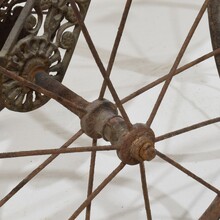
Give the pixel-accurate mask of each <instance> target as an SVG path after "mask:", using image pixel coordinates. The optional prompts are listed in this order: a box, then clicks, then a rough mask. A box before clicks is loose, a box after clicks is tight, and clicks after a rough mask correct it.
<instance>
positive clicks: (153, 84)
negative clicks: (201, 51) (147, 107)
mask: <svg viewBox="0 0 220 220" xmlns="http://www.w3.org/2000/svg"><path fill="white" fill-rule="evenodd" d="M219 54H220V48H219V49H216V50H214V51H212V52H209V53H207V54H205V55H203V56H201V57H199V58H197V59H195V60H193V61H192V62H190V63H187V64H185V65H184V66H182V67H180V68H178V69H177V70H176V72H175V74H174V75H178V74H180V73H182V72H183V71H185V70H187V69H189V68H191V67H193V66H195V65H197V64H199V63H201V62H203V61H204V60H207V59H209V58H211V57H213V56H216V55H219ZM168 77H169V74H166V75H164V76H162V77H160V78H159V79H157V80H155V81H154V82H152V83H150V84H148V85H146V86H144V87H142V88H140V89H138V90H137V91H135V92H133V93H131V94H130V95H128V96H126V97H124V98H123V99H122V100H121V102H122V104H124V103H126V102H128V101H130V100H132V99H133V98H135V97H137V96H139V95H141V94H143V93H144V92H146V91H148V90H150V89H152V88H154V87H155V86H157V85H159V84H160V83H162V82H164V81H166V80H167V79H168Z"/></svg>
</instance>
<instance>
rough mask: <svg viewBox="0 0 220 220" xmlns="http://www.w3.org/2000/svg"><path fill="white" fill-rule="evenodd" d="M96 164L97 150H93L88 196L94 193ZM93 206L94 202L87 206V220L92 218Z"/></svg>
mask: <svg viewBox="0 0 220 220" xmlns="http://www.w3.org/2000/svg"><path fill="white" fill-rule="evenodd" d="M93 146H94V147H96V146H97V140H95V139H93ZM95 164H96V151H92V152H91V160H90V169H89V181H88V190H87V198H88V197H89V196H90V195H91V194H92V191H93V183H94V177H95ZM91 207H92V203H89V204H88V206H87V207H86V218H85V220H90V218H91Z"/></svg>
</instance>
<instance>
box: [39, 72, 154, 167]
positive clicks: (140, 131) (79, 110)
mask: <svg viewBox="0 0 220 220" xmlns="http://www.w3.org/2000/svg"><path fill="white" fill-rule="evenodd" d="M35 83H36V84H37V85H39V86H41V87H42V88H44V89H46V90H48V91H50V92H52V93H56V94H57V95H58V96H59V97H63V98H65V100H68V101H70V103H72V105H69V104H66V103H64V102H63V99H61V98H57V99H56V100H57V101H58V102H59V103H61V104H62V105H64V106H65V107H66V108H68V109H69V110H70V111H72V112H73V113H74V114H76V115H77V116H78V117H79V118H80V119H81V128H82V130H83V131H84V132H85V134H87V135H88V136H90V137H91V138H94V139H98V138H104V139H105V140H107V141H110V142H111V144H112V145H113V146H115V147H117V149H118V156H119V158H120V159H121V160H122V162H123V163H126V164H130V165H135V164H138V163H140V162H143V161H146V160H147V161H150V160H152V159H153V158H154V157H155V155H156V152H155V148H154V142H155V135H154V133H153V131H152V130H151V129H150V128H148V127H147V126H146V125H144V124H135V125H133V126H132V129H129V128H128V127H127V124H126V122H125V120H124V119H123V118H122V117H121V116H119V115H118V111H117V108H116V106H115V105H114V104H113V103H111V102H110V101H108V100H105V99H102V100H95V101H93V102H92V103H89V102H87V101H86V100H84V99H83V98H82V97H81V96H79V95H77V94H76V93H74V92H73V91H71V90H69V89H68V88H66V87H65V86H64V85H62V84H61V83H60V82H58V81H57V80H55V79H53V77H51V76H49V75H48V74H46V73H44V72H43V71H42V72H41V71H40V70H38V71H37V72H36V73H35Z"/></svg>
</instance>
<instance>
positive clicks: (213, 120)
mask: <svg viewBox="0 0 220 220" xmlns="http://www.w3.org/2000/svg"><path fill="white" fill-rule="evenodd" d="M217 122H220V117H218V118H214V119H210V120H207V121H203V122H200V123H198V124H194V125H191V126H189V127H185V128H182V129H179V130H176V131H172V132H169V133H167V134H164V135H161V136H159V137H156V138H155V142H159V141H163V140H165V139H168V138H172V137H175V136H177V135H180V134H183V133H186V132H189V131H192V130H195V129H198V128H202V127H205V126H208V125H211V124H214V123H217Z"/></svg>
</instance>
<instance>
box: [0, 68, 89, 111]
mask: <svg viewBox="0 0 220 220" xmlns="http://www.w3.org/2000/svg"><path fill="white" fill-rule="evenodd" d="M0 73H2V74H4V75H6V76H7V77H9V78H11V79H14V80H16V81H18V82H20V83H21V84H22V85H23V86H27V87H29V88H31V89H33V90H35V91H37V92H39V93H43V94H44V95H46V96H47V97H49V98H53V99H55V100H58V102H59V101H60V100H62V102H63V103H64V104H65V106H69V107H72V108H73V109H77V111H79V112H80V115H84V114H85V113H86V111H85V108H82V107H80V106H79V105H76V104H74V103H73V102H71V101H69V100H68V99H65V98H64V97H61V96H60V95H58V94H56V93H54V92H51V91H48V90H46V89H44V88H42V87H41V86H38V85H37V84H35V83H32V82H31V81H29V80H26V79H24V78H22V77H20V76H19V75H17V74H16V73H14V72H11V71H8V70H6V69H5V68H3V67H1V66H0Z"/></svg>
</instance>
